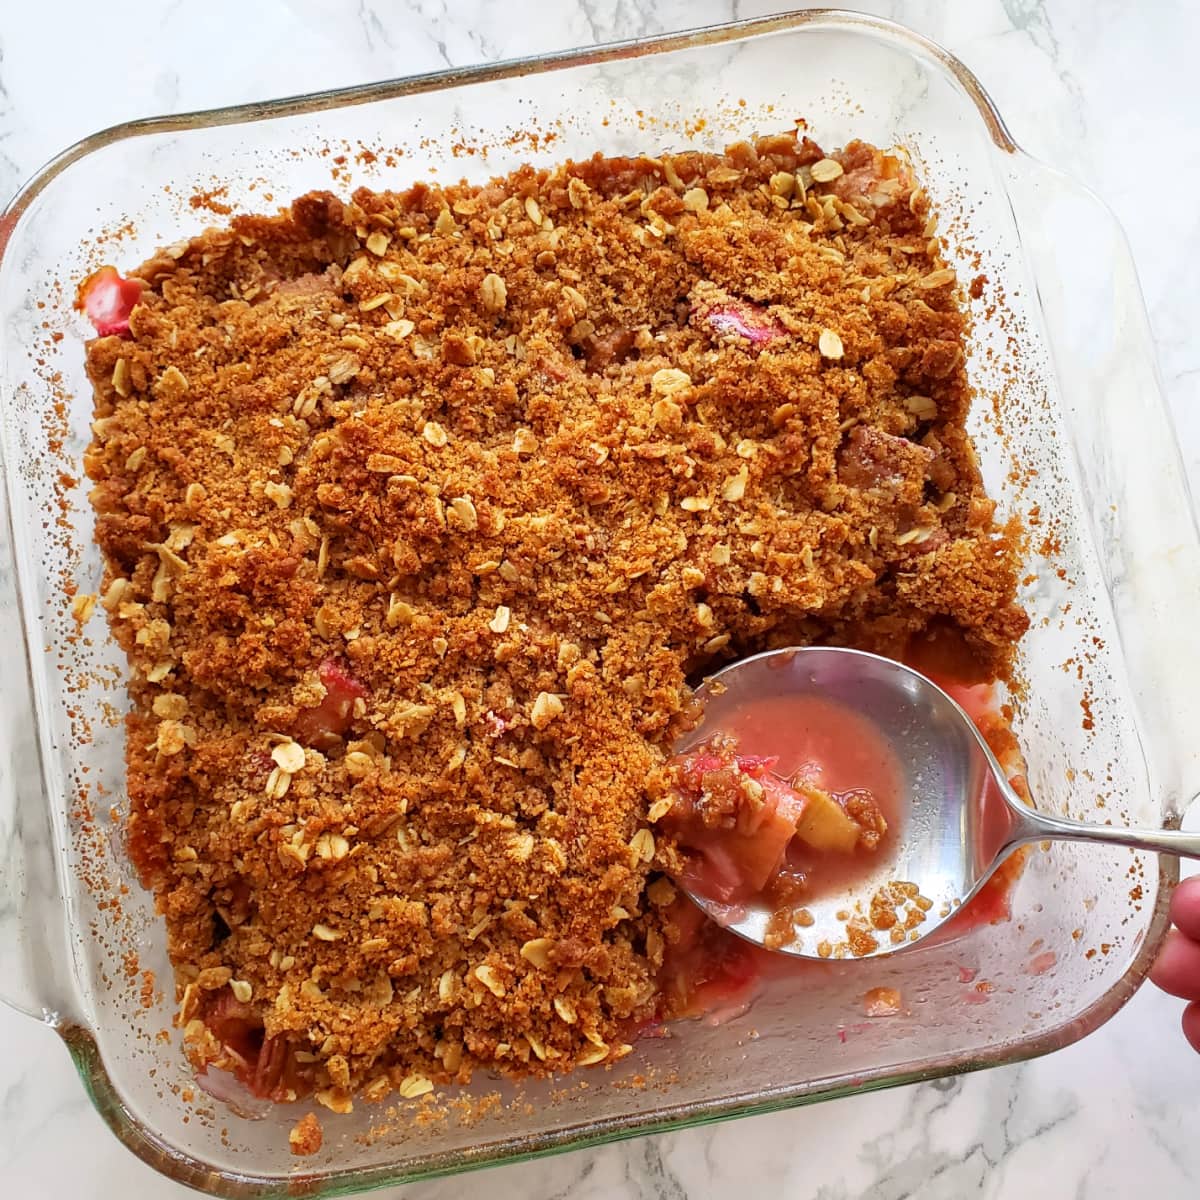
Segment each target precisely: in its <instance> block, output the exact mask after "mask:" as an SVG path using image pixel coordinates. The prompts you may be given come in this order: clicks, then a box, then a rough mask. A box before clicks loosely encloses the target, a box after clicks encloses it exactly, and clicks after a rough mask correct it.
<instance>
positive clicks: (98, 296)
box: [77, 267, 142, 337]
mask: <svg viewBox="0 0 1200 1200" xmlns="http://www.w3.org/2000/svg"><path fill="white" fill-rule="evenodd" d="M141 298H142V285H141V284H140V283H138V281H137V280H136V279H125V278H123V277H122V276H121V274H120V272H119V271H118V270H117V269H116V267H101V268H100V270H98V271H97V272H95V274H93V275H89V276H88V278H87V279H85V280H84V281H83V284H82V285H81V287H80V289H79V300H78V301H77V305H78V307H80V308H82V309H83V311H84V313H85V314H86V315H87V319H88V320H89V321H91V323H92V325H93V326H94V327H95V330H96V333H97V334H99V335H100V337H108V336H110V335H113V334H115V335H116V336H118V337H126V336H128V334H129V314H130V313H132V312H133V308H134V305H135V304H137V302H138V301H139V300H140V299H141Z"/></svg>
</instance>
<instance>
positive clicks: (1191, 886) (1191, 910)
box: [1171, 875, 1200, 941]
mask: <svg viewBox="0 0 1200 1200" xmlns="http://www.w3.org/2000/svg"><path fill="white" fill-rule="evenodd" d="M1171 922H1172V924H1173V925H1175V926H1176V927H1177V928H1178V929H1181V930H1182V931H1183V932H1184V933H1186V934H1187V936H1188V937H1190V938H1191V939H1192V940H1193V941H1200V875H1195V876H1193V877H1192V878H1191V879H1185V880H1184V881H1183V882H1182V883H1181V884H1180V885H1179V886H1178V887H1177V888H1176V889H1175V894H1174V895H1173V896H1172V897H1171Z"/></svg>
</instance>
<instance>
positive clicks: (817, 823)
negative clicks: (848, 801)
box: [793, 783, 862, 854]
mask: <svg viewBox="0 0 1200 1200" xmlns="http://www.w3.org/2000/svg"><path fill="white" fill-rule="evenodd" d="M799 794H800V795H801V796H802V797H803V798H804V806H803V808H802V810H801V812H800V816H799V818H798V819H797V821H796V825H795V828H794V829H793V833H794V834H795V835H796V837H798V838H799V839H800V840H801V841H802V842H804V843H805V844H806V845H808V846H811V847H812V848H813V849H814V850H820V851H822V852H824V853H831V854H852V853H853V852H854V848H855V846H857V845H858V839H859V836H860V834H861V833H862V830H861V829H860V828H859V826H858V825H857V824H856V823H855V821H854V818H853V817H851V816H850V815H849V813H847V812H846V810H845V809H844V808H843V807H842V806H841V805H840V804H839V803H838V802H837V801H836V800H835V799H834V798H833V797H832V796H831V795H830V794H829V793H828V792H827V791H825V790H823V789H822V788H819V787H816V786H814V785H813V784H811V783H802V784H801V785H800V788H799Z"/></svg>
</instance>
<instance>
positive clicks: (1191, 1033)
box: [1183, 1002, 1200, 1054]
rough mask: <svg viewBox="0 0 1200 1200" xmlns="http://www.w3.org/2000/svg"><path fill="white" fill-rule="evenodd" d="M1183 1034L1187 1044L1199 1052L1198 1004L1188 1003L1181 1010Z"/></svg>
mask: <svg viewBox="0 0 1200 1200" xmlns="http://www.w3.org/2000/svg"><path fill="white" fill-rule="evenodd" d="M1183 1036H1184V1037H1185V1038H1187V1040H1188V1044H1189V1045H1190V1046H1191V1047H1192V1049H1193V1050H1195V1051H1196V1053H1197V1054H1200V1004H1197V1003H1195V1002H1193V1003H1191V1004H1189V1005H1188V1006H1187V1008H1185V1009H1184V1010H1183Z"/></svg>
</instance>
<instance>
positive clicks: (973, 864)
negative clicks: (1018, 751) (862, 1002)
mask: <svg viewBox="0 0 1200 1200" xmlns="http://www.w3.org/2000/svg"><path fill="white" fill-rule="evenodd" d="M813 696H818V697H821V698H823V699H824V700H827V701H833V702H835V703H837V704H838V705H840V706H842V707H844V708H846V709H849V710H851V711H852V712H853V713H855V714H858V715H859V716H861V717H864V718H866V719H867V720H868V721H869V722H870V723H871V725H872V726H873V727H874V729H875V730H876V731H877V732H878V734H879V735H880V737H881V738H882V739H883V741H884V742H885V743H886V744H887V746H888V747H889V748H890V749H891V751H892V753H893V754H894V757H895V759H896V761H897V762H898V763H899V764H900V769H901V779H900V795H899V805H898V808H899V812H898V814H897V816H898V822H894V823H897V824H898V828H894V829H893V830H892V831H891V833H890V835H889V841H890V846H891V848H890V850H889V852H887V853H882V852H881V853H880V855H879V857H878V861H875V860H872V861H871V863H870V864H866V865H865V870H864V872H863V873H861V874H858V875H856V876H855V878H854V880H853V882H852V883H850V884H847V885H846V886H844V887H840V888H838V889H836V890H831V891H828V892H825V893H823V894H822V893H819V892H818V893H816V894H814V896H813V897H812V898H811V899H810V898H807V897H806V898H805V899H804V901H803V907H804V909H805V922H806V923H805V925H804V926H803V928H799V927H798V928H797V929H796V931H795V932H796V936H795V938H794V940H792V941H790V942H787V943H784V944H778V939H777V938H772V937H771V936H770V929H769V925H770V923H771V918H772V912H773V907H772V906H770V905H768V904H767V903H766V902H765V901H760V900H754V901H751V902H747V903H744V904H736V905H730V904H727V903H722V902H720V901H717V900H713V899H711V898H709V897H706V896H703V895H701V894H699V893H698V892H696V891H695V890H693V889H686V888H685V890H687V891H688V895H689V896H690V897H691V898H692V900H693V901H694V902H695V903H696V904H697V905H699V906H700V908H701V909H703V910H704V911H705V913H707V914H708V916H710V917H711V918H712V919H713V920H714V921H716V922H717V923H718V924H720V925H723V926H724V927H726V928H728V929H730V930H731V931H732V932H734V933H736V934H738V935H739V936H741V937H743V938H746V939H747V940H748V941H751V942H755V943H757V944H759V945H762V946H767V947H768V948H769V949H772V950H776V951H778V952H779V953H783V954H790V955H793V956H795V957H800V958H828V957H830V956H831V955H832V956H835V957H847V956H849V954H850V950H849V946H848V944H847V924H848V921H849V922H857V923H859V924H864V923H866V925H867V928H868V929H869V930H870V936H869V937H868V938H867V939H866V940H865V941H864V940H863V939H854V942H853V945H854V949H853V957H856V958H866V957H880V956H883V955H887V954H894V953H898V952H900V951H903V950H905V949H908V948H910V947H912V946H914V945H919V944H920V943H921V942H922V941H924V940H925V939H927V938H928V937H929V936H930V935H931V934H932V933H933V932H934V931H935V930H937V929H939V928H940V927H941V926H942V925H943V924H945V922H947V921H949V920H950V919H952V918H953V916H954V915H955V913H956V912H957V911H958V910H959V909H960V908H961V907H962V906H964V905H965V904H967V902H968V901H970V900H971V898H972V897H973V896H975V894H976V893H977V892H978V891H979V890H980V888H982V887H983V885H984V884H985V883H986V882H987V880H988V879H989V878H990V877H991V875H992V874H993V872H994V871H995V870H996V868H997V867H998V866H999V865H1000V863H1002V862H1003V861H1004V859H1005V858H1007V857H1008V855H1009V854H1010V853H1011V852H1012V851H1013V850H1015V849H1016V848H1017V847H1018V846H1021V845H1024V844H1026V843H1028V842H1035V841H1042V840H1047V839H1049V840H1053V839H1066V840H1075V841H1093V842H1103V843H1109V844H1119V845H1127V846H1131V847H1134V848H1140V849H1145V850H1152V851H1159V852H1161V853H1168V854H1179V855H1183V856H1185V857H1189V858H1200V836H1197V835H1193V834H1187V833H1182V832H1180V831H1178V830H1136V829H1123V828H1120V827H1114V826H1108V825H1103V826H1097V825H1088V824H1085V823H1083V822H1078V821H1069V820H1065V819H1063V818H1059V817H1052V816H1049V815H1047V814H1045V813H1039V812H1037V811H1036V810H1035V809H1032V808H1030V807H1029V806H1028V805H1026V804H1025V803H1024V801H1023V800H1022V799H1021V797H1020V796H1019V795H1018V794H1017V793H1016V792H1015V791H1014V789H1013V787H1012V785H1011V784H1010V783H1009V781H1008V779H1007V777H1006V775H1005V773H1004V770H1003V768H1002V767H1001V766H1000V764H999V762H997V760H996V757H995V755H994V754H993V753H992V750H991V748H990V747H989V746H988V744H987V742H986V741H985V740H984V738H983V735H982V734H981V733H980V732H979V730H978V729H977V728H976V726H975V724H974V722H973V721H972V720H971V718H970V717H969V716H968V715H967V713H966V712H965V711H964V710H963V709H962V708H961V707H960V706H959V705H958V704H957V703H956V702H955V701H954V700H953V699H952V698H951V697H950V696H948V695H947V694H946V693H945V692H944V691H943V690H942V689H941V688H940V687H938V686H937V684H935V683H933V682H932V681H931V680H929V679H927V678H926V677H925V676H924V675H921V674H920V673H919V672H917V671H914V670H913V669H912V668H911V667H907V666H905V665H903V664H902V663H898V662H895V661H893V660H892V659H888V658H883V657H881V656H879V655H877V654H870V653H867V652H866V651H862V650H849V649H843V648H840V647H826V646H813V647H803V648H791V649H783V650H771V651H767V652H766V653H763V654H757V655H754V656H753V657H751V658H746V659H742V660H741V661H739V662H736V663H732V664H731V665H730V666H728V667H725V668H724V669H723V670H721V671H718V672H717V673H716V674H714V675H712V676H710V677H709V678H708V679H706V680H705V681H704V683H703V685H702V686H701V687H700V688H699V689H698V690H697V698H698V699H699V700H700V701H701V703H702V705H703V714H704V715H703V718H702V720H701V721H700V723H699V725H698V726H697V727H696V728H695V729H693V730H691V731H690V732H689V733H688V734H687V735H686V736H685V737H684V738H683V739H681V740H680V742H679V743H678V745H677V747H676V749H677V752H679V753H686V752H687V751H689V750H692V749H695V748H696V747H697V746H698V745H699V744H701V743H702V742H704V741H706V740H707V739H709V738H711V737H712V736H713V734H715V733H719V732H727V731H729V730H730V729H731V728H734V727H736V724H737V722H736V716H737V714H738V713H739V712H740V711H742V710H744V709H745V707H746V706H747V705H749V704H751V703H756V702H760V701H761V700H762V698H763V697H795V698H799V697H813ZM802 732H803V731H801V730H791V731H789V729H788V728H787V727H781V728H779V730H778V734H777V737H778V745H772V746H771V747H770V748H769V752H771V753H779V754H781V755H782V756H783V757H784V759H786V756H787V751H788V746H789V738H799V736H800V735H801V734H802ZM775 736H776V735H775V734H774V733H773V734H772V737H775ZM755 749H756V750H759V751H764V750H767V747H761V746H760V747H755ZM894 884H901V885H904V884H911V885H913V886H914V887H915V889H916V891H915V892H913V893H911V896H912V899H911V900H910V901H908V902H906V903H905V904H904V905H902V906H901V909H900V914H901V916H902V917H905V916H907V914H908V913H909V912H911V911H912V909H913V908H914V907H916V908H917V911H918V912H919V913H920V914H921V915H920V916H919V917H913V918H911V920H912V921H913V927H912V928H910V929H905V931H904V933H903V937H902V940H900V939H899V938H898V937H897V936H895V935H893V934H892V932H891V930H890V929H889V930H887V931H878V930H873V929H870V926H869V922H867V918H868V915H869V912H870V903H871V899H872V897H873V896H874V895H875V894H876V892H877V891H879V890H880V889H881V888H885V889H886V888H888V887H889V885H894ZM871 943H874V948H870V945H871Z"/></svg>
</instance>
